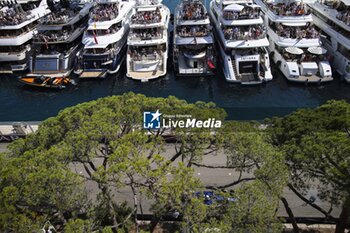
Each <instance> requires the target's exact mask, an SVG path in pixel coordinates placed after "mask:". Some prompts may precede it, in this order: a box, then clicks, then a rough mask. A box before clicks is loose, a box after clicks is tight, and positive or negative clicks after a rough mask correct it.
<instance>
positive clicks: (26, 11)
mask: <svg viewBox="0 0 350 233" xmlns="http://www.w3.org/2000/svg"><path fill="white" fill-rule="evenodd" d="M49 12H50V11H49V9H48V6H47V2H46V0H17V1H0V73H12V72H16V71H24V70H27V69H28V57H29V53H30V50H31V39H32V37H33V34H34V33H35V31H36V28H37V25H38V21H39V19H40V18H41V17H43V16H44V15H46V14H48V13H49Z"/></svg>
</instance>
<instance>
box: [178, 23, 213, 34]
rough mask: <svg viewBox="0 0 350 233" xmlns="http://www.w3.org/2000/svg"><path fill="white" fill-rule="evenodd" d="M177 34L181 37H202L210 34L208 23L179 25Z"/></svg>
mask: <svg viewBox="0 0 350 233" xmlns="http://www.w3.org/2000/svg"><path fill="white" fill-rule="evenodd" d="M177 34H178V35H180V36H181V37H201V36H207V35H208V34H209V28H208V26H207V25H195V26H179V27H177Z"/></svg>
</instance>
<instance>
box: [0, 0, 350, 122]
mask: <svg viewBox="0 0 350 233" xmlns="http://www.w3.org/2000/svg"><path fill="white" fill-rule="evenodd" d="M164 4H166V5H167V6H168V7H169V8H170V9H171V11H172V12H173V11H174V9H175V6H176V4H178V1H174V0H168V1H164ZM207 4H208V2H207ZM169 63H170V64H171V63H172V62H171V60H169ZM219 70H220V69H219ZM125 72H126V71H125V68H122V69H121V70H120V72H119V74H117V75H115V76H110V77H109V78H107V79H105V80H96V81H84V82H80V83H79V85H77V86H71V87H68V88H67V89H65V90H60V91H52V90H41V89H37V88H32V87H25V86H23V85H22V84H20V83H19V82H18V81H17V79H16V76H12V75H11V76H8V75H7V76H0V121H41V120H44V119H46V118H48V117H51V116H55V115H56V114H57V113H58V112H59V111H60V110H62V109H64V108H65V107H68V106H73V105H76V104H78V103H82V102H86V101H90V100H95V99H97V98H101V97H105V96H111V95H119V94H123V93H125V92H130V91H132V92H135V93H142V94H145V95H147V96H152V97H167V96H169V95H173V96H176V97H178V98H181V99H185V100H187V101H188V102H195V101H206V102H208V101H212V102H215V103H216V104H217V105H218V106H219V107H222V108H224V109H225V110H226V111H227V113H228V115H229V116H228V118H229V119H234V120H262V119H264V118H267V117H272V116H283V115H286V114H289V113H291V112H292V111H294V110H296V109H298V108H308V107H316V106H319V105H321V104H323V103H325V102H326V101H327V100H330V99H345V100H347V101H349V102H350V85H349V84H347V83H345V82H344V81H341V80H340V79H339V78H338V77H335V79H334V81H333V82H331V83H328V84H322V85H308V86H305V85H303V84H301V85H300V84H293V83H289V82H287V80H286V79H285V78H284V77H283V75H282V74H281V73H280V72H279V71H278V70H277V69H274V80H273V81H272V82H269V83H267V84H264V85H261V86H241V85H236V84H230V83H227V82H226V81H225V79H224V76H223V74H222V72H221V71H219V72H218V73H217V75H216V76H214V77H175V76H174V74H173V71H172V68H170V69H169V70H168V74H167V75H166V76H165V77H162V78H160V79H157V80H154V81H151V82H148V83H141V82H138V81H134V80H130V79H128V78H127V77H126V76H125Z"/></svg>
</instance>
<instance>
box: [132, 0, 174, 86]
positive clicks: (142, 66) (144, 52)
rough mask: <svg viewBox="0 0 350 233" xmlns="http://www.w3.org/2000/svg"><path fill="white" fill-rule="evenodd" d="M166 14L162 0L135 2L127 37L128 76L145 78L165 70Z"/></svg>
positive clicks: (166, 45)
mask: <svg viewBox="0 0 350 233" xmlns="http://www.w3.org/2000/svg"><path fill="white" fill-rule="evenodd" d="M169 18H170V11H169V9H168V8H167V7H166V6H164V5H163V4H161V0H139V1H138V2H137V4H136V6H135V7H134V9H133V14H132V16H131V23H130V33H129V37H128V53H127V62H126V64H127V73H126V76H127V77H130V78H132V79H135V80H140V81H143V82H145V81H148V80H150V79H155V78H158V77H161V76H164V75H165V74H166V72H167V59H168V24H169Z"/></svg>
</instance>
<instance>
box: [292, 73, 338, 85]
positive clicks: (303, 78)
mask: <svg viewBox="0 0 350 233" xmlns="http://www.w3.org/2000/svg"><path fill="white" fill-rule="evenodd" d="M287 79H288V80H289V81H292V82H300V83H324V82H330V81H332V80H333V77H327V78H321V77H320V76H317V75H311V76H305V75H300V76H298V78H288V77H287Z"/></svg>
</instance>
